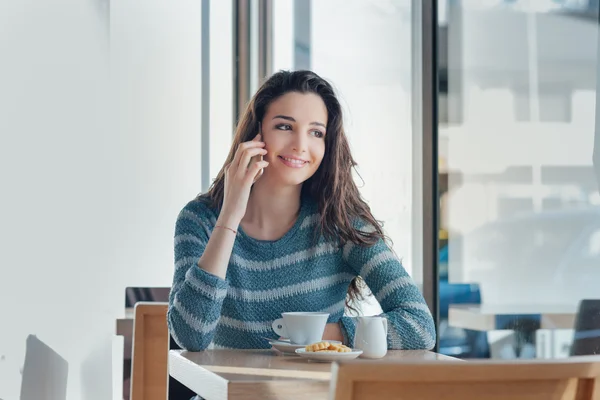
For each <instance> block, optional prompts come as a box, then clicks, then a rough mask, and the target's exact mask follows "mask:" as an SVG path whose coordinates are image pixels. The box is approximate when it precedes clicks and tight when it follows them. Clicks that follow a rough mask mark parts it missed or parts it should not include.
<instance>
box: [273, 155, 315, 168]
mask: <svg viewBox="0 0 600 400" xmlns="http://www.w3.org/2000/svg"><path fill="white" fill-rule="evenodd" d="M278 157H279V158H280V159H281V160H282V161H283V163H284V164H285V165H287V166H288V167H292V168H302V167H303V166H305V165H306V164H308V161H304V160H297V159H295V158H287V157H283V156H278Z"/></svg>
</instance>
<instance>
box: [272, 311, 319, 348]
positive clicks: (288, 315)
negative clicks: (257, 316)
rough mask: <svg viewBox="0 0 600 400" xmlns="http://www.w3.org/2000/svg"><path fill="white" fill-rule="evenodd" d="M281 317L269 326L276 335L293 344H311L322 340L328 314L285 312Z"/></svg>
mask: <svg viewBox="0 0 600 400" xmlns="http://www.w3.org/2000/svg"><path fill="white" fill-rule="evenodd" d="M281 316H282V317H283V318H279V319H276V320H275V321H273V324H272V325H271V326H272V327H273V330H274V331H275V333H276V334H278V335H279V336H281V337H284V338H289V339H290V341H291V342H292V343H295V344H311V343H315V342H319V341H321V339H322V338H323V332H325V325H327V318H329V313H321V312H285V313H281Z"/></svg>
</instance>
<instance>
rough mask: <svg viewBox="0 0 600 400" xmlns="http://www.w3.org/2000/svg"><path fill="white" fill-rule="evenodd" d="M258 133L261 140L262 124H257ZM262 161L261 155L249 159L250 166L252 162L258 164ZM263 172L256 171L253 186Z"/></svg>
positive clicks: (262, 169) (262, 170) (261, 170)
mask: <svg viewBox="0 0 600 400" xmlns="http://www.w3.org/2000/svg"><path fill="white" fill-rule="evenodd" d="M258 133H260V138H261V140H262V139H263V137H262V124H261V123H260V122H259V123H258ZM262 160H263V156H262V154H259V155H258V156H255V157H252V158H251V159H250V164H252V163H253V162H259V161H262ZM263 172H264V168H261V169H260V171H258V173H257V174H256V176H255V177H254V181H253V182H252V183H253V184H254V183H256V181H257V180H258V179H259V178H260V177H261V176H262V174H263Z"/></svg>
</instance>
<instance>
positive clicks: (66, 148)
mask: <svg viewBox="0 0 600 400" xmlns="http://www.w3.org/2000/svg"><path fill="white" fill-rule="evenodd" d="M102 6H103V3H102V1H100V0H78V1H76V0H71V1H68V0H53V1H51V2H50V1H44V2H39V1H37V0H4V1H2V2H0V38H1V39H0V54H2V62H1V64H0V88H2V89H1V90H0V134H1V135H2V136H1V143H2V145H0V182H2V186H1V187H2V196H1V199H2V200H1V205H2V206H1V207H0V221H1V223H0V240H1V242H0V243H1V249H0V318H1V319H0V321H1V322H0V327H1V329H0V398H2V399H4V400H13V399H18V398H19V396H20V390H21V375H20V369H21V367H22V364H23V361H24V356H25V341H26V338H27V336H28V335H29V334H35V335H37V336H38V338H39V339H40V340H41V341H43V342H44V343H45V344H46V345H48V346H49V347H50V348H51V349H53V350H54V351H55V352H56V353H57V356H56V357H59V356H60V357H62V358H64V360H66V362H68V365H69V375H68V389H67V397H66V398H68V399H70V400H71V399H72V400H76V399H77V400H79V399H102V400H105V399H109V398H112V397H113V393H117V394H119V392H120V388H118V387H117V388H113V387H112V385H111V380H112V378H111V366H112V361H111V346H112V342H113V336H114V329H115V318H117V317H119V316H121V315H122V313H123V306H124V289H125V287H126V286H128V285H140V286H144V285H157V286H168V285H170V282H171V279H172V257H173V256H172V236H173V228H174V222H175V217H176V215H177V212H178V211H179V209H180V207H181V206H182V205H183V204H184V203H185V202H186V201H187V200H189V199H190V198H191V197H193V196H194V195H195V194H196V193H197V192H198V191H199V190H200V134H199V132H200V116H199V110H200V89H201V88H200V18H201V15H200V2H198V1H193V0H179V1H177V2H163V1H158V0H145V1H143V2H141V1H133V0H119V1H113V2H112V4H111V5H110V18H109V14H108V10H107V9H106V8H103V7H102ZM109 21H110V22H109ZM109 33H110V34H109ZM57 360H59V358H57ZM57 383H58V385H59V386H60V384H61V382H57ZM30 384H31V385H37V386H36V387H37V388H39V389H40V390H41V388H40V382H39V381H37V382H36V381H34V382H31V383H30ZM30 388H34V386H31V387H30ZM39 398H46V397H44V396H42V394H40V397H39Z"/></svg>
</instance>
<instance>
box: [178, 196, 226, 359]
mask: <svg viewBox="0 0 600 400" xmlns="http://www.w3.org/2000/svg"><path fill="white" fill-rule="evenodd" d="M192 204H193V203H189V204H188V205H187V206H186V207H185V208H184V209H183V210H182V211H181V212H180V213H179V216H178V217H177V222H176V225H175V239H174V249H175V272H174V277H173V286H172V288H171V292H170V295H169V309H168V313H167V321H168V326H169V332H170V333H171V335H172V336H173V339H174V340H175V342H176V343H177V344H178V345H179V346H181V348H183V349H185V350H189V351H200V350H204V349H206V348H207V347H208V345H209V344H210V343H211V341H212V339H213V336H214V333H215V329H216V326H217V323H218V321H219V318H220V316H221V307H222V305H223V300H224V299H225V296H226V295H227V287H228V284H227V281H225V280H223V279H221V278H219V277H217V276H215V275H212V274H210V273H208V272H206V271H204V270H203V269H201V268H200V267H199V266H198V261H199V260H200V257H201V256H202V253H203V252H204V249H205V248H206V244H207V243H208V238H209V237H210V233H211V226H212V224H211V223H210V222H209V219H208V218H207V215H206V213H203V212H202V211H203V210H205V209H204V207H199V206H198V205H197V204H196V206H191V205H192Z"/></svg>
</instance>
